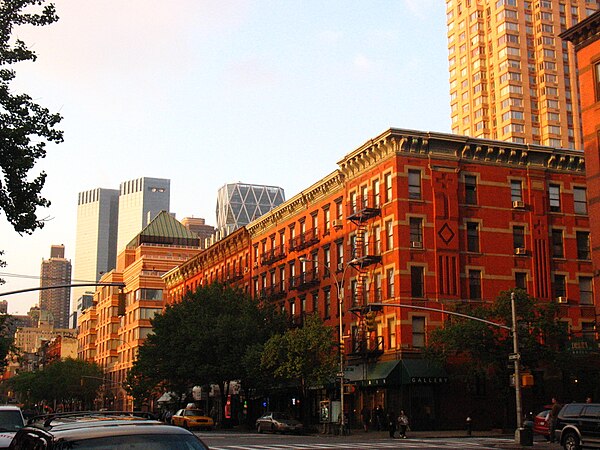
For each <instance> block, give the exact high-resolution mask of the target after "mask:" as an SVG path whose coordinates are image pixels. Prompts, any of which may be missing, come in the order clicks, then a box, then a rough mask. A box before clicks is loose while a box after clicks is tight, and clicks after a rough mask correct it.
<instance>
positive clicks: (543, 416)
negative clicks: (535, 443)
mask: <svg viewBox="0 0 600 450" xmlns="http://www.w3.org/2000/svg"><path fill="white" fill-rule="evenodd" d="M549 419H550V410H549V409H544V410H543V411H541V412H539V413H537V414H536V416H535V417H534V418H533V432H534V433H537V434H541V435H542V436H544V437H545V438H546V440H547V441H549V440H550V422H549Z"/></svg>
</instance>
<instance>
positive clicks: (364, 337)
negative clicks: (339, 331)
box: [350, 332, 383, 358]
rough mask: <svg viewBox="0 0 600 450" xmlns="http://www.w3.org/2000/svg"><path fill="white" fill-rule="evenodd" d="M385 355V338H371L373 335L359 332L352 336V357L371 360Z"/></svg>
mask: <svg viewBox="0 0 600 450" xmlns="http://www.w3.org/2000/svg"><path fill="white" fill-rule="evenodd" d="M382 354H383V336H371V333H361V332H357V333H356V334H354V335H353V336H352V339H351V346H350V355H351V356H357V357H363V358H371V357H377V356H380V355H382Z"/></svg>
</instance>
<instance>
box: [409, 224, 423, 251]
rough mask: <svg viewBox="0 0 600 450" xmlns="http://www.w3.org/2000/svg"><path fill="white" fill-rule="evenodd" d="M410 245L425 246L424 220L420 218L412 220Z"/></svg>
mask: <svg viewBox="0 0 600 450" xmlns="http://www.w3.org/2000/svg"><path fill="white" fill-rule="evenodd" d="M410 244H411V247H418V248H421V247H422V246H423V219H421V218H420V217H411V218H410Z"/></svg>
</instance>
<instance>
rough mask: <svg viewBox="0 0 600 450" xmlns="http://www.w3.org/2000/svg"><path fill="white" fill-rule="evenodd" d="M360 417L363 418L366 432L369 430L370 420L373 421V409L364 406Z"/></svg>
mask: <svg viewBox="0 0 600 450" xmlns="http://www.w3.org/2000/svg"><path fill="white" fill-rule="evenodd" d="M360 418H361V420H362V426H363V429H364V430H365V433H366V432H367V431H369V422H370V421H371V410H370V409H369V408H367V407H366V406H363V409H362V410H361V411H360Z"/></svg>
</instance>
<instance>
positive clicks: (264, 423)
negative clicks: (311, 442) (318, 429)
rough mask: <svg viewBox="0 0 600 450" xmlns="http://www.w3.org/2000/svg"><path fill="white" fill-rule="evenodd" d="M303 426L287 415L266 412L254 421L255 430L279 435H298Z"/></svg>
mask: <svg viewBox="0 0 600 450" xmlns="http://www.w3.org/2000/svg"><path fill="white" fill-rule="evenodd" d="M303 428H304V426H303V425H302V423H301V422H300V421H298V420H296V419H294V418H293V417H291V416H290V415H289V414H287V413H283V412H268V413H266V414H264V415H263V416H262V417H259V418H258V419H257V420H256V430H257V431H258V432H259V433H262V432H263V431H271V432H280V433H300V432H301V431H302V430H303Z"/></svg>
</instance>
